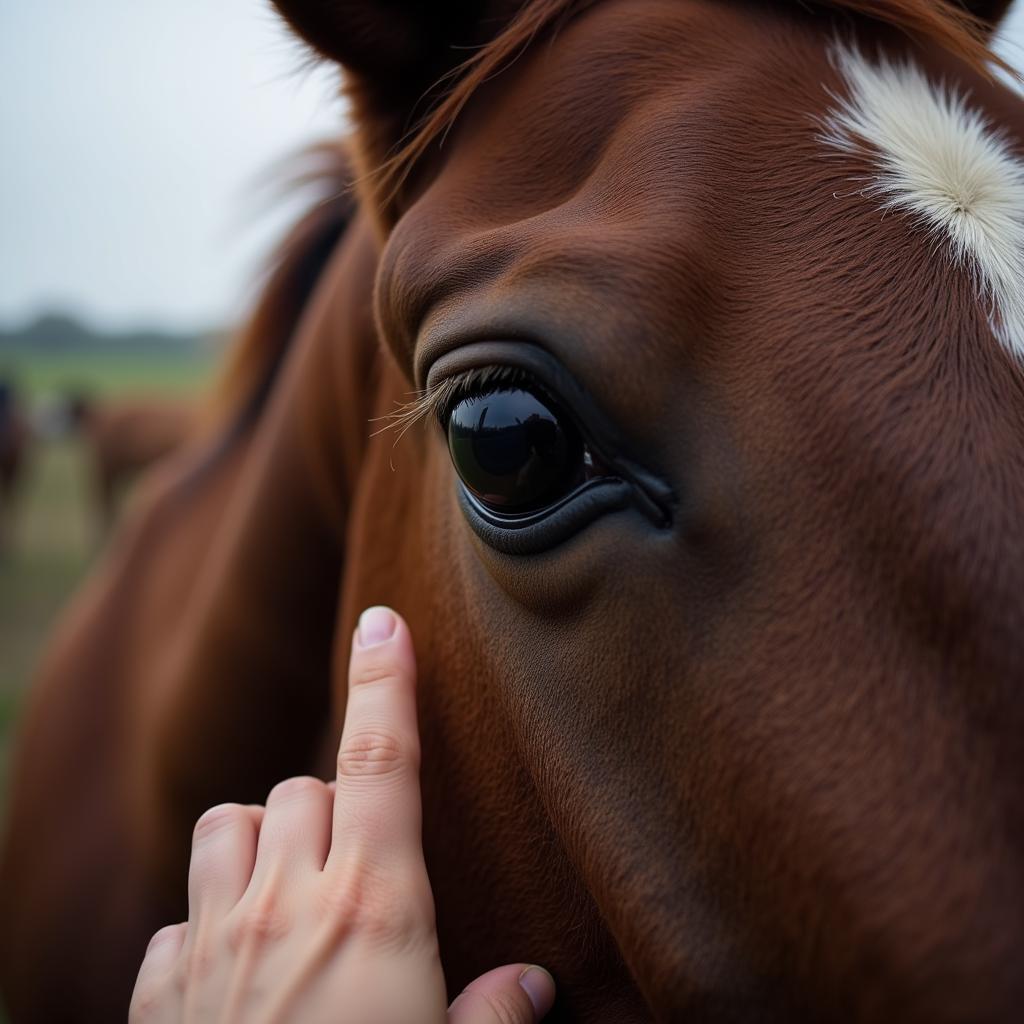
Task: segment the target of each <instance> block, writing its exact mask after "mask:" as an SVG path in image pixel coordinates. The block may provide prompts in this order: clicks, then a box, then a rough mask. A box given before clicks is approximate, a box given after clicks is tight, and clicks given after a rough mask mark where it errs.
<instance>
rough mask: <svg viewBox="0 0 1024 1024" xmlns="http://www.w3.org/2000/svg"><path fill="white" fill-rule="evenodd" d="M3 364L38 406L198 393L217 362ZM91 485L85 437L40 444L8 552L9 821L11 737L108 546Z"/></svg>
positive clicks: (2, 617)
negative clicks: (66, 610) (37, 675)
mask: <svg viewBox="0 0 1024 1024" xmlns="http://www.w3.org/2000/svg"><path fill="white" fill-rule="evenodd" d="M0 364H2V366H3V367H4V368H5V372H10V371H11V370H12V369H13V372H14V374H15V377H16V380H17V382H18V386H19V388H20V390H21V392H22V393H23V394H27V395H28V397H29V399H30V401H31V402H33V403H38V402H40V401H44V400H46V399H53V398H54V397H55V396H59V395H61V394H63V393H65V392H66V391H67V390H68V389H69V388H80V389H83V390H85V391H87V392H89V393H90V394H93V395H97V396H116V395H124V396H127V395H143V394H144V395H182V396H184V395H195V394H198V393H200V392H201V390H202V388H203V385H204V384H205V383H206V382H208V381H209V379H210V377H211V375H212V373H213V370H214V366H215V358H214V356H213V355H212V354H210V355H203V354H199V355H197V354H195V353H191V352H185V353H182V354H180V355H179V354H175V353H164V352H161V353H159V354H154V355H150V354H145V353H141V354H139V355H134V354H128V355H125V354H113V353H99V354H96V355H91V354H87V353H86V354H79V353H74V354H69V355H56V354H52V353H46V354H43V355H39V356H34V355H33V354H32V353H18V354H17V356H16V357H12V356H11V355H10V354H9V353H8V354H5V355H4V356H3V357H2V358H0ZM87 484H88V479H87V474H86V464H85V460H84V453H83V450H82V446H81V444H80V442H79V441H78V440H76V439H61V440H56V441H38V442H36V443H35V444H33V446H32V448H31V449H30V455H29V459H28V464H27V467H26V472H25V474H24V479H23V481H22V487H21V492H20V494H19V498H18V502H17V506H16V508H15V512H14V522H13V527H12V531H11V533H12V536H11V543H10V546H9V550H7V551H6V553H3V554H0V814H2V810H3V806H4V803H5V801H4V794H5V793H6V789H7V771H8V753H9V748H10V741H11V734H12V731H13V729H14V727H15V723H16V720H17V716H18V709H19V707H20V704H21V701H22V698H23V695H24V693H25V690H26V687H27V686H28V683H29V680H30V679H31V676H32V672H33V668H34V666H35V664H36V662H37V660H38V658H39V655H40V653H41V652H42V651H43V649H44V648H45V645H46V640H47V637H48V635H49V633H50V630H51V629H52V627H53V624H54V622H55V620H56V618H57V616H58V615H59V612H60V609H61V608H62V607H63V606H64V604H65V603H66V602H67V600H68V597H69V596H70V594H71V593H72V591H73V590H74V588H75V586H76V584H77V583H78V582H79V581H80V580H81V579H82V577H83V576H84V575H85V573H86V571H87V570H88V567H89V565H90V563H91V562H92V560H93V559H94V558H95V556H96V555H97V553H98V551H99V550H100V547H101V540H100V533H99V525H98V523H97V521H96V515H95V512H94V510H93V509H92V507H91V506H90V505H89V503H88V502H87V500H86V497H87Z"/></svg>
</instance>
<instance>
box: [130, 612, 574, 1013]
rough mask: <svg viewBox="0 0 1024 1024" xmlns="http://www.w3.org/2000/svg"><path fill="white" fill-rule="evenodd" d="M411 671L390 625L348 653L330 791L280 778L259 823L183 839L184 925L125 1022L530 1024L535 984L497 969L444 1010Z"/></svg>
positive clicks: (545, 989) (257, 813) (214, 828)
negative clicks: (188, 854)
mask: <svg viewBox="0 0 1024 1024" xmlns="http://www.w3.org/2000/svg"><path fill="white" fill-rule="evenodd" d="M415 676H416V666H415V658H414V654H413V648H412V638H411V636H410V634H409V630H408V627H407V626H406V625H405V623H404V622H403V621H402V620H401V619H400V618H399V617H398V616H397V615H395V613H394V612H392V611H390V610H389V609H385V608H371V609H369V610H368V611H366V612H364V613H363V616H362V618H361V619H360V622H359V628H358V629H357V631H356V637H355V638H354V639H353V644H352V658H351V662H350V664H349V691H348V707H347V712H346V715H345V725H344V730H343V735H342V738H341V746H340V748H339V751H338V775H337V780H336V782H335V783H328V784H325V783H323V782H320V781H319V780H318V779H312V778H294V779H288V780H287V781H285V782H282V783H280V784H279V785H277V786H275V787H274V789H272V790H271V792H270V795H269V797H268V798H267V805H266V808H263V807H259V806H248V807H243V806H241V805H238V804H222V805H220V806H218V807H214V808H212V809H211V810H209V811H207V812H206V813H205V814H204V815H203V816H202V817H201V818H200V819H199V821H198V823H197V824H196V829H195V834H194V837H193V844H192V860H191V863H190V865H189V879H188V904H189V913H188V921H187V922H185V923H183V924H176V925H171V926H170V927H168V928H163V929H161V930H160V931H159V932H157V933H156V935H155V936H154V937H153V940H152V941H151V943H150V946H149V949H148V950H147V951H146V957H145V960H144V961H143V963H142V968H141V969H140V971H139V977H138V980H137V981H136V983H135V991H134V993H133V995H132V1003H131V1011H130V1015H129V1018H130V1021H131V1022H133V1024H142V1022H151V1021H153V1022H156V1021H161V1022H162V1021H190V1022H200V1021H202V1022H206V1021H218V1022H247V1024H248V1022H253V1021H260V1022H285V1021H287V1022H293V1021H294V1022H301V1024H319V1022H321V1021H322V1022H325V1024H326V1022H330V1024H434V1022H438V1024H440V1022H444V1021H447V1022H448V1024H532V1022H534V1021H537V1020H540V1019H541V1018H542V1017H543V1016H544V1015H545V1014H546V1013H547V1011H548V1010H549V1009H550V1007H551V1004H552V1002H553V1001H554V983H553V982H552V980H551V977H550V975H548V974H547V972H546V971H543V970H541V969H540V968H538V967H531V966H528V965H526V964H513V965H509V966H506V967H499V968H497V969H496V970H493V971H490V972H489V973H487V974H485V975H483V976H482V977H480V978H478V979H477V980H476V981H474V982H473V983H472V984H470V985H469V986H468V987H467V988H466V990H465V991H464V992H463V993H462V995H460V996H459V997H458V998H457V999H456V1000H455V1002H454V1003H452V1005H451V1007H450V1008H448V1009H447V1010H446V1007H445V1003H446V995H445V983H444V976H443V974H442V971H441V960H440V956H439V952H438V945H437V932H436V930H435V925H434V901H433V896H432V894H431V891H430V883H429V880H428V878H427V871H426V866H425V864H424V861H423V847H422V842H421V835H420V829H421V804H420V793H419V756H420V747H419V735H418V732H417V725H416V701H415V695H414V689H415Z"/></svg>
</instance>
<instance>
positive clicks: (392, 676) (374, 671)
mask: <svg viewBox="0 0 1024 1024" xmlns="http://www.w3.org/2000/svg"><path fill="white" fill-rule="evenodd" d="M401 677H402V673H401V671H400V669H399V667H398V665H397V663H396V662H395V661H394V660H393V659H391V658H381V657H380V656H378V657H377V658H360V659H358V660H357V661H356V663H355V664H354V665H353V666H352V671H351V673H350V674H349V685H350V686H374V685H376V684H379V683H393V682H397V681H398V680H399V679H401Z"/></svg>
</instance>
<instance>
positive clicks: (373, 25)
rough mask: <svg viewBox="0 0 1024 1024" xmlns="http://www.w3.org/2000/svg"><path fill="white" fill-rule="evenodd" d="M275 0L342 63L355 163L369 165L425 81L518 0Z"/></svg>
mask: <svg viewBox="0 0 1024 1024" xmlns="http://www.w3.org/2000/svg"><path fill="white" fill-rule="evenodd" d="M273 2H274V6H275V7H277V9H278V11H279V12H280V13H281V14H282V15H283V16H284V18H285V20H286V21H287V22H288V23H289V24H290V25H291V27H292V28H293V29H294V30H295V32H297V33H298V35H299V36H301V37H302V39H304V40H305V41H306V42H307V43H308V44H309V45H310V46H312V47H313V49H314V50H315V51H316V52H317V53H318V54H320V55H321V56H323V57H326V58H328V59H329V60H331V61H334V62H336V63H338V64H340V65H341V66H342V68H343V69H344V71H345V83H346V92H347V94H348V96H349V98H350V99H351V101H352V103H353V117H354V119H355V122H356V127H357V131H358V134H359V136H360V139H359V143H360V148H361V149H362V150H363V153H362V154H361V156H362V160H360V162H361V163H362V162H366V163H370V164H372V163H373V162H374V161H375V160H380V159H382V158H383V157H384V155H385V154H386V152H387V151H388V149H389V148H390V147H391V146H393V145H394V144H395V143H396V142H397V141H398V139H399V138H400V137H401V135H402V134H403V133H404V132H405V131H406V130H407V129H408V128H409V125H410V119H411V118H412V117H413V116H414V114H415V113H416V112H418V111H420V110H422V108H423V102H422V101H423V100H424V98H425V97H426V96H427V94H429V92H430V90H431V87H432V86H434V85H435V84H436V83H437V82H438V80H439V79H441V78H442V77H443V76H444V75H445V73H446V72H448V71H450V70H451V69H452V68H454V67H456V66H457V65H458V64H461V63H462V62H463V61H465V60H466V59H467V57H468V56H470V55H471V54H472V53H473V52H475V50H476V48H478V47H479V46H481V45H483V44H484V43H486V42H488V41H489V40H490V39H492V38H494V36H496V35H497V34H498V33H500V32H501V30H502V29H503V28H504V27H505V26H506V25H507V24H508V22H509V20H510V19H511V18H512V17H513V16H514V14H515V12H516V9H517V8H518V7H519V5H520V3H521V2H522V0H441V2H434V3H425V2H423V0H273ZM364 169H366V168H364Z"/></svg>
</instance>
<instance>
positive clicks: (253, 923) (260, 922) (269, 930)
mask: <svg viewBox="0 0 1024 1024" xmlns="http://www.w3.org/2000/svg"><path fill="white" fill-rule="evenodd" d="M290 926H291V922H290V921H289V919H288V917H287V915H285V914H284V913H283V912H282V911H281V910H280V909H279V908H277V907H276V906H267V907H247V908H246V909H244V910H242V911H241V912H240V913H239V914H238V915H237V916H236V917H235V919H234V920H233V921H231V922H230V924H229V926H228V933H227V939H228V945H229V946H230V947H231V949H232V950H233V951H234V952H236V953H237V952H239V951H240V950H242V949H245V948H248V947H251V946H262V945H265V944H267V943H272V942H276V941H278V940H279V939H282V938H283V937H284V936H285V935H286V934H287V933H288V930H289V928H290Z"/></svg>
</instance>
